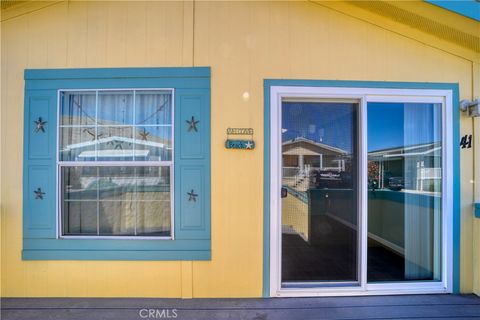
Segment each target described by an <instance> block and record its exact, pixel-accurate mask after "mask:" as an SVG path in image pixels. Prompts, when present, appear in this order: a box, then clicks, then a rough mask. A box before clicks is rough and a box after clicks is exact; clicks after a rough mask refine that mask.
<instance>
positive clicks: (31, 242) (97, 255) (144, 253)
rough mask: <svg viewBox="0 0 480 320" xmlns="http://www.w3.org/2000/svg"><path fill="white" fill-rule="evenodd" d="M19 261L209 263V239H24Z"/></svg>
mask: <svg viewBox="0 0 480 320" xmlns="http://www.w3.org/2000/svg"><path fill="white" fill-rule="evenodd" d="M23 244H24V250H23V251H22V259H23V260H149V261H156V260H158V261H166V260H169V261H172V260H211V251H210V240H171V241H165V240H150V239H149V240H140V239H139V240H137V241H131V240H127V239H125V240H121V239H105V240H101V241H99V240H93V239H24V243H23Z"/></svg>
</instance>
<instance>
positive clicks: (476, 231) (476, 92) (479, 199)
mask: <svg viewBox="0 0 480 320" xmlns="http://www.w3.org/2000/svg"><path fill="white" fill-rule="evenodd" d="M472 81H473V82H472V91H473V97H476V98H480V61H479V62H478V63H474V65H473V77H472ZM473 130H474V133H475V137H476V139H474V143H473V147H474V151H475V155H474V163H475V165H474V168H473V170H474V173H475V176H474V182H475V202H476V203H480V118H475V119H474V129H473ZM473 237H474V238H473V248H472V250H473V259H474V260H473V292H475V293H476V294H477V295H479V296H480V219H478V218H475V219H474V225H473Z"/></svg>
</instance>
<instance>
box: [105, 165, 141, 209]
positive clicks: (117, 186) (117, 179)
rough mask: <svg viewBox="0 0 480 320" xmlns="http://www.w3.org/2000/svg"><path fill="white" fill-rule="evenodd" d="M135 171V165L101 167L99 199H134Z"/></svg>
mask: <svg viewBox="0 0 480 320" xmlns="http://www.w3.org/2000/svg"><path fill="white" fill-rule="evenodd" d="M134 173H135V168H134V167H99V176H98V194H99V200H100V201H113V200H114V201H119V200H121V201H130V200H132V199H133V198H134V197H135V176H134Z"/></svg>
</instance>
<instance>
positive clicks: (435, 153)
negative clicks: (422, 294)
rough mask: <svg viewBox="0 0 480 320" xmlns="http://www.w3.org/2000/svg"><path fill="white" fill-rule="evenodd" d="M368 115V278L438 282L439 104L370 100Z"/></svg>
mask: <svg viewBox="0 0 480 320" xmlns="http://www.w3.org/2000/svg"><path fill="white" fill-rule="evenodd" d="M390 100H391V99H390ZM367 117H368V138H367V143H368V179H369V190H368V251H367V253H368V264H367V281H368V282H387V281H395V282H398V281H440V280H441V233H442V230H441V225H442V223H441V222H442V181H443V180H442V167H443V165H442V150H443V144H442V104H441V103H421V102H418V103H402V102H369V103H368V105H367Z"/></svg>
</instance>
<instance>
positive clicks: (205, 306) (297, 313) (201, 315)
mask: <svg viewBox="0 0 480 320" xmlns="http://www.w3.org/2000/svg"><path fill="white" fill-rule="evenodd" d="M1 303H2V310H1V319H3V320H13V319H22V320H27V319H42V320H49V319H79V320H80V319H81V320H84V319H89V320H96V319H173V318H174V315H175V314H176V315H177V317H176V319H208V320H212V319H255V320H266V319H302V320H307V319H447V318H452V319H480V298H479V297H477V296H475V295H408V296H374V297H328V298H276V299H191V300H181V299H139V298H135V299H121V298H119V299H111V298H98V299H94V298H46V299H38V298H26V299H25V298H3V299H2V300H1ZM173 309H175V310H176V311H175V313H174V312H173ZM141 310H144V311H141ZM145 310H146V311H145ZM149 310H154V312H155V313H151V314H150V315H151V316H150V317H148V312H149ZM156 310H159V312H157V311H156ZM167 310H168V313H167ZM162 311H163V317H162ZM150 312H151V311H150ZM168 316H170V318H168Z"/></svg>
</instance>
